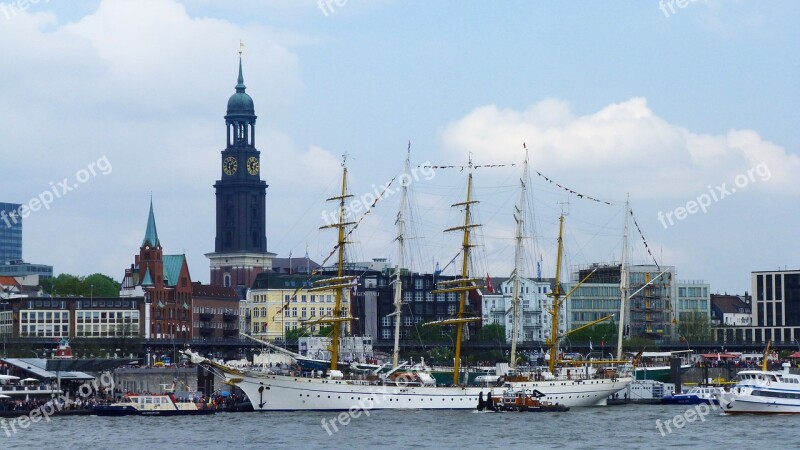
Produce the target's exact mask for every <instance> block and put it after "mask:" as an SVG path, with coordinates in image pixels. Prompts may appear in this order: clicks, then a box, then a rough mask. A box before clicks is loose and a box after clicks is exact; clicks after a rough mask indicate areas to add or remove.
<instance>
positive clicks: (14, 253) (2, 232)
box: [0, 202, 22, 275]
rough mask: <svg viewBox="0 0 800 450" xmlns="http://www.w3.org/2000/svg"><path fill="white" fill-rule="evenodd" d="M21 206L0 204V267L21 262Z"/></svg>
mask: <svg viewBox="0 0 800 450" xmlns="http://www.w3.org/2000/svg"><path fill="white" fill-rule="evenodd" d="M21 206H22V205H20V204H17V203H2V202H0V265H2V264H6V263H9V262H11V261H21V260H22V217H20V213H19V211H20V207H21ZM4 275H5V274H4Z"/></svg>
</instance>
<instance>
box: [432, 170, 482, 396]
mask: <svg viewBox="0 0 800 450" xmlns="http://www.w3.org/2000/svg"><path fill="white" fill-rule="evenodd" d="M472 168H473V166H472V160H470V161H469V176H468V178H467V200H466V201H464V202H459V203H454V204H453V205H452V206H453V207H461V206H463V207H464V225H463V226H458V227H452V228H448V229H446V230H444V231H446V232H447V231H461V232H462V233H463V237H462V240H461V255H462V259H461V278H457V279H455V280H449V281H442V282H440V283H439V288H438V289H436V290H434V291H432V293H433V294H445V293H450V292H458V293H459V303H458V316H456V318H454V319H447V320H439V321H435V322H429V323H427V324H426V325H455V326H456V340H455V357H454V359H455V360H454V361H453V384H454V385H457V384H458V375H459V370H460V366H461V340H462V339H463V337H464V326H465V325H466V324H468V323H470V322H478V321H480V320H481V318H480V317H465V315H464V313H465V312H466V305H467V296H468V295H469V293H470V292H471V291H475V290H478V289H481V288H483V286H481V285H478V284H477V282H478V281H480V279H478V278H469V257H470V250H471V248H472V247H474V245H473V244H472V243H471V242H470V230H472V229H473V228H476V227H479V226H480V225H479V224H474V223H471V221H472V214H471V211H470V210H471V206H472V205H473V204H475V203H478V201H476V200H473V199H472ZM448 286H454V287H448Z"/></svg>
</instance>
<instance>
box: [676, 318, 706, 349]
mask: <svg viewBox="0 0 800 450" xmlns="http://www.w3.org/2000/svg"><path fill="white" fill-rule="evenodd" d="M678 334H679V335H680V336H681V337H682V338H683V340H684V341H686V342H689V343H692V342H710V341H711V321H710V320H709V318H708V315H706V314H704V313H701V312H697V311H693V312H691V313H686V314H685V315H683V317H682V318H681V320H680V322H678Z"/></svg>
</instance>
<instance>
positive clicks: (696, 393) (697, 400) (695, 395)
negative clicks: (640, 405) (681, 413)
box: [661, 386, 724, 405]
mask: <svg viewBox="0 0 800 450" xmlns="http://www.w3.org/2000/svg"><path fill="white" fill-rule="evenodd" d="M723 392H724V391H723V389H722V388H720V387H715V386H695V387H693V388H691V389H689V390H688V391H687V392H685V393H683V394H672V395H665V396H663V397H661V403H662V404H665V405H700V404H706V405H718V404H719V402H718V401H717V398H716V396H717V395H720V394H722V393H723Z"/></svg>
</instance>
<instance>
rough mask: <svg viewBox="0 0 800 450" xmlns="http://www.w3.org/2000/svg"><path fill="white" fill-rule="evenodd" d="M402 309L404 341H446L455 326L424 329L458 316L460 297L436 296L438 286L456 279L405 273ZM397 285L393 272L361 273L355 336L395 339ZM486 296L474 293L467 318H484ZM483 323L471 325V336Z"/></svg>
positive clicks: (354, 302)
mask: <svg viewBox="0 0 800 450" xmlns="http://www.w3.org/2000/svg"><path fill="white" fill-rule="evenodd" d="M401 273H402V275H401V277H400V278H401V280H402V283H403V288H402V302H403V305H402V309H401V316H400V320H401V323H400V333H401V334H400V339H419V338H420V337H421V336H431V337H436V338H442V337H446V336H450V335H451V334H452V333H453V329H454V327H453V326H442V327H433V328H431V327H423V326H422V324H424V323H427V322H433V321H437V320H444V319H450V318H454V317H456V315H457V313H458V306H459V301H460V300H459V294H458V293H456V292H448V293H437V294H435V293H433V291H434V290H436V289H437V283H438V282H441V281H447V280H452V279H454V278H455V277H453V276H444V275H440V274H420V273H405V272H401ZM394 282H395V276H394V274H393V272H392V271H391V270H384V271H383V272H377V271H372V272H361V276H360V277H359V286H358V289H357V291H356V292H355V295H354V297H353V316H355V317H356V318H357V320H356V322H355V324H354V326H355V327H356V331H355V334H357V335H360V336H371V337H372V338H373V339H374V340H376V341H377V340H380V341H384V342H386V341H389V340H393V339H394V334H395V321H396V320H397V316H395V315H394V312H395V306H394ZM482 308H483V302H482V293H481V292H480V291H479V290H475V291H471V292H470V294H469V296H468V301H467V305H466V312H465V316H466V317H478V318H481V319H482V317H483V314H482ZM480 326H481V323H480V322H475V323H469V324H468V325H467V330H468V333H467V336H465V339H467V338H468V336H471V335H474V333H475V332H476V331H477V330H479V329H480Z"/></svg>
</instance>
